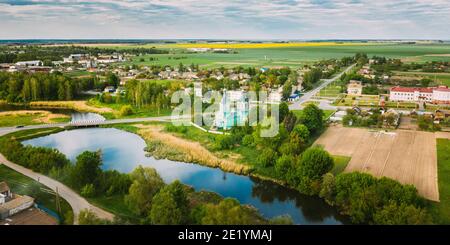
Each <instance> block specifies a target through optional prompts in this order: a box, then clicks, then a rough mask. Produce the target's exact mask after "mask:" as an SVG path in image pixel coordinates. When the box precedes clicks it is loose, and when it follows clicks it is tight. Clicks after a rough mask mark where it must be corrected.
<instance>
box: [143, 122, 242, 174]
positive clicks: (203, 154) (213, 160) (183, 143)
mask: <svg viewBox="0 0 450 245" xmlns="http://www.w3.org/2000/svg"><path fill="white" fill-rule="evenodd" d="M135 126H136V127H138V128H140V129H139V131H138V134H139V135H141V136H142V137H143V138H144V139H147V140H149V139H150V140H158V141H160V142H162V143H163V144H165V145H167V146H170V147H173V148H175V149H176V150H178V151H180V152H183V153H184V154H185V155H186V156H187V157H188V159H186V161H187V162H198V163H200V164H202V165H206V166H209V167H215V168H221V169H223V170H225V171H229V172H234V173H237V174H245V173H248V170H249V167H248V166H246V165H243V164H239V163H236V162H234V161H232V160H228V159H222V158H219V157H217V156H215V155H214V154H213V153H211V152H210V151H209V150H208V149H206V148H205V147H203V146H202V145H200V143H198V142H193V141H189V140H186V139H182V138H179V137H176V136H174V135H172V134H170V133H166V132H163V131H162V129H163V127H161V126H155V125H142V124H139V125H135Z"/></svg>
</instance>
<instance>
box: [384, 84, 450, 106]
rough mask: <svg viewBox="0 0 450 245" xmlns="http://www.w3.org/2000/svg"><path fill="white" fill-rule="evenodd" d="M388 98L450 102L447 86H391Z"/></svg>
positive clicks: (435, 102) (449, 92)
mask: <svg viewBox="0 0 450 245" xmlns="http://www.w3.org/2000/svg"><path fill="white" fill-rule="evenodd" d="M389 100H391V101H410V102H428V103H434V104H450V89H449V88H448V87H447V86H439V87H434V88H407V87H399V86H397V87H392V88H391V89H390V94H389Z"/></svg>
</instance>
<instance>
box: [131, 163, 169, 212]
mask: <svg viewBox="0 0 450 245" xmlns="http://www.w3.org/2000/svg"><path fill="white" fill-rule="evenodd" d="M130 177H131V180H132V184H131V186H130V189H129V191H128V195H126V196H125V203H126V204H127V205H128V207H130V209H132V210H133V211H134V212H135V213H137V214H139V215H143V214H147V213H148V212H149V211H150V210H151V204H152V199H153V196H154V195H155V194H156V193H158V191H159V190H160V189H161V188H162V187H163V186H164V182H163V180H162V179H161V177H160V176H159V174H158V173H157V172H156V170H155V169H154V168H149V167H146V168H144V167H142V166H138V167H137V168H135V169H134V170H133V172H131V173H130Z"/></svg>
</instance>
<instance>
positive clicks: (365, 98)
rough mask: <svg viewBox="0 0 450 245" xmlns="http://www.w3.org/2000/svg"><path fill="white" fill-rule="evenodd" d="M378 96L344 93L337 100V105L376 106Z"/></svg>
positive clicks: (378, 99)
mask: <svg viewBox="0 0 450 245" xmlns="http://www.w3.org/2000/svg"><path fill="white" fill-rule="evenodd" d="M379 101H380V96H378V95H345V96H344V97H343V98H342V99H340V100H339V101H338V102H337V105H338V106H368V107H373V106H378V104H379Z"/></svg>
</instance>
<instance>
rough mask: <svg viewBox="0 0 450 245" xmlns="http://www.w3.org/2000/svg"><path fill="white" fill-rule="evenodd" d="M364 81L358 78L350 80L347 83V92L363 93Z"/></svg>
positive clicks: (350, 93)
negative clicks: (357, 79)
mask: <svg viewBox="0 0 450 245" xmlns="http://www.w3.org/2000/svg"><path fill="white" fill-rule="evenodd" d="M362 88H363V86H362V83H361V82H360V81H356V80H350V82H349V83H348V85H347V94H349V95H361V94H362Z"/></svg>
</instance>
